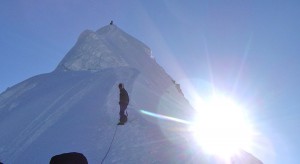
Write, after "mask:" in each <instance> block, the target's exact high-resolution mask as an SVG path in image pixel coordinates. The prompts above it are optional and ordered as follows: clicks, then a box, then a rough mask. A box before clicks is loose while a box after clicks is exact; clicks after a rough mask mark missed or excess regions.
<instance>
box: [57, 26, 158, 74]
mask: <svg viewBox="0 0 300 164" xmlns="http://www.w3.org/2000/svg"><path fill="white" fill-rule="evenodd" d="M150 56H151V50H150V48H148V47H147V46H146V45H145V44H143V43H142V42H140V41H139V40H137V39H135V38H133V37H132V36H130V35H128V34H127V33H126V32H124V31H122V30H121V29H120V28H118V27H117V26H116V25H107V26H105V27H103V28H101V29H99V30H97V31H96V32H94V31H91V30H86V31H84V32H83V33H81V35H80V37H79V39H78V41H77V43H76V45H75V46H74V47H73V48H72V49H71V50H70V52H69V53H68V54H67V55H66V56H65V57H64V59H63V60H62V61H61V62H60V64H59V65H58V67H57V68H56V70H57V71H58V70H73V71H78V70H103V69H106V68H115V67H120V66H130V67H134V68H141V67H142V64H144V63H145V62H146V63H149V62H150V63H153V62H154V61H151V60H149V58H150Z"/></svg>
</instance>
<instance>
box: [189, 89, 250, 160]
mask: <svg viewBox="0 0 300 164" xmlns="http://www.w3.org/2000/svg"><path fill="white" fill-rule="evenodd" d="M191 130H192V131H193V134H194V138H195V139H196V141H197V143H198V144H199V145H200V146H201V147H202V148H203V149H204V150H205V151H206V152H207V153H210V154H214V155H218V156H221V157H226V158H227V157H228V158H230V156H232V155H234V153H236V152H237V151H238V150H240V149H246V150H248V149H249V148H250V147H251V144H252V142H253V141H252V137H253V135H254V130H253V127H252V125H251V123H250V121H249V119H248V118H247V115H246V113H245V110H244V109H243V108H242V107H241V106H239V105H238V104H237V103H235V102H234V101H232V100H231V99H230V98H229V97H226V96H223V95H213V96H212V97H211V98H210V99H209V100H207V101H204V100H200V101H199V103H198V105H197V115H196V117H195V121H194V123H193V125H192V126H191Z"/></svg>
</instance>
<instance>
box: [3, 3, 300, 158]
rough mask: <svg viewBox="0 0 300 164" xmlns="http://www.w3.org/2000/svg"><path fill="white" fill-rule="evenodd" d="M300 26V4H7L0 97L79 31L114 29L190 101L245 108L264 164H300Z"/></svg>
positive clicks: (46, 64)
mask: <svg viewBox="0 0 300 164" xmlns="http://www.w3.org/2000/svg"><path fill="white" fill-rule="evenodd" d="M299 17H300V2H298V1H258V0H257V1H243V2H242V1H234V0H232V1H217V0H214V1H200V0H199V1H196V0H195V1H188V2H186V1H179V0H172V1H171V0H170V1H167V0H152V1H142V0H126V1H124V0H102V1H100V0H99V1H98V0H51V1H50V0H46V1H38V0H26V1H23V0H10V1H1V2H0V22H1V26H0V33H1V35H0V45H1V46H0V52H1V55H0V76H1V80H0V92H3V91H5V89H6V88H7V87H11V86H13V85H14V84H17V83H19V82H21V81H23V80H25V79H27V78H29V77H32V76H34V75H38V74H42V73H47V72H51V71H53V70H54V69H55V67H56V66H57V64H58V63H59V62H60V60H61V59H62V58H63V57H64V55H65V54H66V53H67V52H68V51H69V50H70V49H71V48H72V46H73V45H74V44H75V42H76V40H77V38H78V36H79V34H80V33H81V32H82V31H84V30H85V29H91V30H97V29H99V28H101V27H103V26H105V25H107V24H109V22H110V20H114V22H115V24H116V25H117V26H118V27H120V28H121V29H123V30H124V31H126V32H127V33H129V34H131V35H132V36H134V37H136V38H137V39H139V40H141V41H142V42H144V43H145V44H146V45H148V46H149V47H150V48H151V49H152V52H153V55H154V56H155V58H156V60H157V62H158V63H159V64H160V65H161V66H162V67H163V68H164V69H165V70H166V71H167V72H168V73H169V74H170V75H171V76H172V77H173V78H174V79H175V80H176V81H177V82H178V83H180V84H181V85H182V88H183V89H184V91H185V94H186V95H187V97H189V96H190V95H189V92H190V91H191V90H193V91H197V92H198V93H199V94H200V95H202V96H205V94H206V93H207V90H209V89H208V88H210V87H211V86H213V87H216V88H218V90H221V91H222V92H225V93H228V94H231V95H232V96H233V97H235V98H236V99H237V100H238V101H241V102H243V103H245V104H246V106H247V107H248V108H249V109H251V113H252V114H253V117H254V119H255V120H256V124H257V126H258V128H259V129H260V130H261V131H262V132H263V134H264V136H265V139H264V143H263V144H262V145H264V144H266V145H269V146H266V147H268V148H269V147H270V148H269V149H268V152H264V153H262V154H263V155H265V156H267V157H268V159H267V161H266V162H267V163H299V161H300V157H297V156H298V153H299V152H300V140H299V139H298V138H299V136H300V129H299V127H298V125H299V124H300V121H299V117H300V110H299V109H300V105H299V97H300V88H299V87H298V85H299V84H300V71H299V70H300V64H299V62H300V54H299V52H300V46H299V43H300V20H299ZM270 156H271V157H270ZM270 158H271V159H270Z"/></svg>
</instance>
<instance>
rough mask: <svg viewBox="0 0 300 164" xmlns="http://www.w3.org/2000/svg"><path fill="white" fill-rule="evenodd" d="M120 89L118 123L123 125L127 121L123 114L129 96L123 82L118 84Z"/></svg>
mask: <svg viewBox="0 0 300 164" xmlns="http://www.w3.org/2000/svg"><path fill="white" fill-rule="evenodd" d="M119 89H120V101H119V105H120V123H119V125H123V124H124V123H125V122H126V121H127V116H126V115H125V110H126V108H127V105H128V103H129V96H128V93H127V91H126V90H125V88H124V84H122V83H120V84H119Z"/></svg>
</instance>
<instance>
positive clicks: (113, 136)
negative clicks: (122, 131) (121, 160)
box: [101, 125, 118, 164]
mask: <svg viewBox="0 0 300 164" xmlns="http://www.w3.org/2000/svg"><path fill="white" fill-rule="evenodd" d="M117 129H118V125H117V126H116V129H115V132H114V136H113V138H112V140H111V142H110V145H109V148H108V150H107V152H106V154H105V156H104V157H103V159H102V161H101V164H102V163H103V162H104V160H105V158H106V157H107V155H108V153H109V151H110V148H111V146H112V143H113V142H114V139H115V136H116V133H117Z"/></svg>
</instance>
